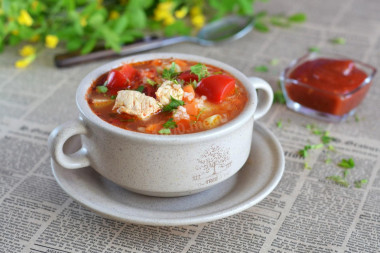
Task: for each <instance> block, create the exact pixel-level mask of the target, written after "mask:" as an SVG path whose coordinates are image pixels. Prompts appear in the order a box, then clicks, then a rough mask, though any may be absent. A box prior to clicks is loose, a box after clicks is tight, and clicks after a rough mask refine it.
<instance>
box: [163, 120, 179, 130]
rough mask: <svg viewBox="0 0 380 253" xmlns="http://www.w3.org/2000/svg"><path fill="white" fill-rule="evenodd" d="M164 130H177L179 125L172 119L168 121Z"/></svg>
mask: <svg viewBox="0 0 380 253" xmlns="http://www.w3.org/2000/svg"><path fill="white" fill-rule="evenodd" d="M163 127H164V128H169V129H170V128H176V127H177V123H176V122H175V121H174V119H173V118H170V119H169V120H168V121H166V122H165V123H164V125H163Z"/></svg>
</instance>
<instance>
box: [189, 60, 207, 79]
mask: <svg viewBox="0 0 380 253" xmlns="http://www.w3.org/2000/svg"><path fill="white" fill-rule="evenodd" d="M190 72H191V73H193V74H195V75H197V76H198V80H201V79H202V78H204V77H206V76H208V75H209V73H208V70H207V67H206V65H204V64H202V63H198V64H195V65H194V66H191V67H190Z"/></svg>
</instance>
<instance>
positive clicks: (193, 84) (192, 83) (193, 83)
mask: <svg viewBox="0 0 380 253" xmlns="http://www.w3.org/2000/svg"><path fill="white" fill-rule="evenodd" d="M190 84H191V86H193V88H194V90H195V89H196V88H197V87H198V82H197V81H196V80H193V81H192V82H191V83H190Z"/></svg>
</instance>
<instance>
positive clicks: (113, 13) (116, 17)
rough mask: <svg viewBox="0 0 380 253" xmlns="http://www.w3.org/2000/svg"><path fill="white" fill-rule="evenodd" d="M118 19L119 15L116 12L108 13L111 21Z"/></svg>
mask: <svg viewBox="0 0 380 253" xmlns="http://www.w3.org/2000/svg"><path fill="white" fill-rule="evenodd" d="M119 17H120V13H119V12H118V11H111V13H110V19H111V20H114V19H118V18H119Z"/></svg>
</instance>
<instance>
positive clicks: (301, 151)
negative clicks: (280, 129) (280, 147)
mask: <svg viewBox="0 0 380 253" xmlns="http://www.w3.org/2000/svg"><path fill="white" fill-rule="evenodd" d="M319 148H323V144H322V143H319V144H316V145H306V146H305V147H304V148H303V149H300V150H299V151H298V154H300V156H302V157H303V158H306V157H307V156H308V155H309V153H308V152H307V151H308V150H310V149H319Z"/></svg>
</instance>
